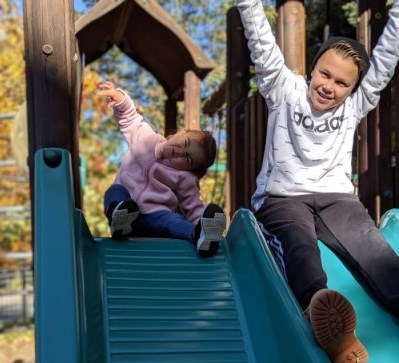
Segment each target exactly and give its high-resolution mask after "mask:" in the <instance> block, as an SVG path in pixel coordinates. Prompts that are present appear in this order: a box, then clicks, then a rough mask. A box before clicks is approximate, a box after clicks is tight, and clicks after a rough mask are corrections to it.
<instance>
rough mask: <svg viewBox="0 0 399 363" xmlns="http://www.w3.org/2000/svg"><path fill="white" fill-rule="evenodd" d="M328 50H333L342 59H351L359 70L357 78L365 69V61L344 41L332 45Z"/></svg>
mask: <svg viewBox="0 0 399 363" xmlns="http://www.w3.org/2000/svg"><path fill="white" fill-rule="evenodd" d="M329 49H332V50H335V51H336V52H337V53H338V54H339V55H341V56H342V57H343V58H344V59H351V60H352V61H353V63H355V65H356V66H357V68H358V70H359V77H360V75H361V74H362V72H363V71H364V70H365V69H366V67H367V64H366V61H365V60H364V59H363V58H362V57H360V55H359V53H358V52H357V51H356V50H355V49H354V48H353V47H352V46H351V45H350V44H349V43H348V42H347V41H345V40H340V41H338V42H336V43H333V44H332V45H331V47H330V48H329Z"/></svg>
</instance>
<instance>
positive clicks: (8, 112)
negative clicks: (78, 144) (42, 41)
mask: <svg viewBox="0 0 399 363" xmlns="http://www.w3.org/2000/svg"><path fill="white" fill-rule="evenodd" d="M0 10H1V11H0V69H1V72H0V84H1V88H0V99H1V103H0V114H1V115H3V117H2V118H1V120H0V134H1V138H0V157H1V160H2V161H3V163H2V166H1V168H0V207H1V208H2V210H1V212H0V213H1V218H0V253H1V251H29V250H30V248H31V233H30V229H31V228H30V213H29V210H30V199H29V184H28V180H27V175H26V159H25V163H24V164H21V165H18V163H15V160H16V159H18V157H19V156H20V155H18V154H16V152H17V151H19V150H21V149H23V148H24V146H26V147H27V145H26V143H27V139H26V133H25V135H22V137H19V135H16V134H15V132H14V131H15V124H16V121H15V120H16V118H15V116H20V118H17V119H18V120H19V119H21V118H23V117H24V116H23V111H24V110H23V108H22V109H21V112H20V113H18V111H19V109H20V108H21V105H22V104H23V102H24V100H25V74H24V70H25V64H24V59H23V50H24V45H23V38H24V37H23V25H22V14H21V13H20V12H19V10H18V8H17V6H16V3H15V2H14V1H4V0H2V1H1V2H0ZM25 121H26V120H25ZM25 125H26V123H25ZM13 142H14V144H13ZM16 143H18V145H16ZM19 166H20V167H22V169H25V171H24V170H21V168H20V167H19ZM24 167H25V168H24ZM0 263H1V261H0Z"/></svg>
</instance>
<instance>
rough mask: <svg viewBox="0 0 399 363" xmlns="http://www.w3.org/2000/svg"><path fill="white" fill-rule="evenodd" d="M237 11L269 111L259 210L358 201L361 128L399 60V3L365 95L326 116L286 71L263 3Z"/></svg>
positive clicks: (257, 0)
mask: <svg viewBox="0 0 399 363" xmlns="http://www.w3.org/2000/svg"><path fill="white" fill-rule="evenodd" d="M236 3H237V6H238V9H239V12H240V16H241V20H242V23H243V25H244V29H245V36H246V37H247V39H248V47H249V50H250V52H251V59H252V62H253V63H254V64H255V70H256V73H257V76H258V87H259V91H260V93H261V94H262V96H263V97H264V98H265V99H266V103H267V106H268V111H269V114H268V126H267V137H266V146H265V151H264V157H263V164H262V169H261V171H260V173H259V175H258V177H257V179H256V183H257V189H256V191H255V193H254V195H253V197H252V206H253V208H254V209H255V210H257V209H259V208H260V206H261V205H262V203H263V201H264V199H265V198H266V197H267V196H268V195H273V196H294V195H300V194H308V193H353V190H354V188H353V184H352V182H351V173H352V166H351V163H352V149H353V140H354V134H355V130H356V127H357V126H358V125H359V123H360V121H361V120H362V119H363V118H364V117H365V116H366V115H367V113H368V112H370V111H371V110H372V109H373V108H375V107H376V106H377V104H378V101H379V98H380V92H381V91H382V90H383V89H384V88H385V87H386V86H387V84H388V83H389V80H390V79H391V77H392V76H393V74H394V71H395V66H396V64H397V62H398V59H399V0H395V1H394V4H393V6H392V9H391V10H390V12H389V19H388V21H387V25H386V26H385V29H384V32H383V34H382V35H381V37H380V39H379V41H378V44H377V45H376V46H375V48H374V50H373V53H372V57H371V59H370V62H371V64H370V69H369V71H368V72H367V74H366V75H365V77H364V79H363V80H362V82H361V84H360V86H359V88H358V89H357V90H356V92H354V93H352V94H351V95H350V96H349V97H348V98H347V99H346V100H345V101H344V102H343V103H342V104H341V105H339V106H337V107H336V108H334V109H331V110H327V111H324V112H321V111H315V110H314V109H313V108H312V107H311V105H310V101H309V98H308V84H307V82H306V80H305V78H304V77H303V76H299V75H295V74H294V73H292V72H291V71H290V70H289V69H288V68H287V67H286V66H285V64H284V58H283V55H282V54H281V52H280V49H279V48H278V46H277V44H276V41H275V37H274V35H273V33H272V31H271V28H270V25H269V22H268V21H267V19H266V16H265V12H264V9H263V5H262V2H261V0H237V1H236Z"/></svg>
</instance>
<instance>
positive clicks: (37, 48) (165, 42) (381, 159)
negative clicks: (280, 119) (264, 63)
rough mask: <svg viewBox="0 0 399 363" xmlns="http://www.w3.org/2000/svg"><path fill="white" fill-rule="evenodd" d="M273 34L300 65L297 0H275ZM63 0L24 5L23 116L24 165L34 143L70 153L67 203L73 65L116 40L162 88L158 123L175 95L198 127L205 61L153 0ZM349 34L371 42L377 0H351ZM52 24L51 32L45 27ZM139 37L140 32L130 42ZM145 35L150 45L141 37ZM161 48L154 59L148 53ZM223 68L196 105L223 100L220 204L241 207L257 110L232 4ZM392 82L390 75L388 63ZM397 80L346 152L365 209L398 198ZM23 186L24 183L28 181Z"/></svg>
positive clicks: (210, 106) (263, 114)
mask: <svg viewBox="0 0 399 363" xmlns="http://www.w3.org/2000/svg"><path fill="white" fill-rule="evenodd" d="M276 7H277V13H278V19H277V29H276V35H277V40H278V43H279V45H280V48H281V49H282V51H283V53H284V55H285V59H286V63H287V65H288V66H289V67H290V68H291V69H293V70H294V71H296V72H297V73H300V74H306V59H305V50H306V43H305V16H306V11H305V7H304V1H303V0H290V1H284V0H279V1H277V3H276ZM73 10H74V9H73V2H72V1H71V0H36V1H26V4H25V11H24V16H25V34H26V35H25V43H26V44H27V47H26V56H25V58H26V64H27V94H28V119H29V125H28V126H29V142H30V144H29V150H30V153H29V154H30V156H29V165H30V166H31V168H30V170H31V182H32V183H33V177H32V172H33V154H34V152H35V151H36V150H37V149H39V148H41V147H48V146H56V147H65V148H66V149H67V150H69V151H70V152H71V154H72V156H73V170H74V180H75V189H76V194H75V195H76V205H77V206H81V190H80V183H79V172H78V170H79V165H78V163H79V146H78V122H79V106H80V101H79V96H80V85H81V76H82V69H83V67H84V66H85V65H86V64H88V63H90V62H92V61H93V60H95V59H97V58H98V57H100V56H101V55H102V54H103V53H105V52H106V51H107V50H108V49H109V48H110V47H111V46H113V45H116V46H118V47H119V48H120V49H121V50H122V51H123V52H125V53H126V54H127V55H128V56H129V57H131V58H132V59H133V60H134V61H136V62H137V63H139V64H141V65H142V66H144V67H145V68H147V69H148V70H149V71H150V72H151V73H152V74H153V75H154V76H155V77H156V78H157V79H158V80H159V82H160V84H161V85H162V86H163V88H164V90H165V93H166V94H167V102H166V104H165V112H164V114H165V130H166V132H167V133H170V132H172V131H173V130H174V129H175V128H176V115H177V108H176V103H177V101H181V100H184V104H185V125H186V126H187V127H191V128H198V127H199V115H200V112H201V108H200V107H201V105H200V98H199V87H200V82H201V80H202V79H203V78H204V77H206V75H207V74H208V73H209V72H211V71H212V69H213V67H214V64H213V62H212V61H211V60H210V59H209V58H208V57H207V56H206V54H205V53H204V52H203V51H202V50H201V49H200V48H199V47H198V46H197V45H196V44H195V43H194V42H193V41H192V40H191V39H190V38H189V37H188V36H187V34H185V33H184V32H183V31H182V29H181V28H180V27H179V26H178V25H177V24H176V23H175V22H174V20H173V19H172V18H171V17H170V16H169V14H167V13H166V12H165V11H164V10H163V9H162V7H160V6H159V4H158V2H157V1H156V0H148V1H144V2H143V1H129V0H120V1H107V0H102V1H100V2H98V3H97V4H96V5H95V6H94V7H93V8H92V9H91V10H90V11H89V12H88V13H87V14H85V15H83V16H82V17H81V18H80V19H78V20H77V21H76V23H74V21H73ZM358 11H359V18H358V20H359V21H358V30H357V33H358V39H359V40H360V41H361V42H362V43H364V44H365V45H366V48H367V49H372V47H373V45H374V44H375V43H376V41H377V39H378V37H379V35H380V33H381V31H382V29H383V26H384V24H385V21H386V15H387V11H386V6H385V2H384V1H378V0H368V1H367V0H358ZM54 29H57V31H54ZM139 39H140V41H138V40H139ZM149 44H152V46H149ZM158 54H162V56H163V57H162V62H159V59H158V58H157V55H158ZM226 61H227V75H226V79H225V81H224V82H223V84H222V85H221V86H220V88H219V90H217V91H216V92H215V94H214V95H213V96H212V97H211V99H209V100H207V102H206V103H205V105H204V106H203V109H202V112H204V113H208V114H212V113H215V112H216V111H217V110H218V109H219V108H220V107H221V106H222V105H223V104H224V103H226V107H227V136H228V137H227V143H228V144H227V145H228V165H227V175H228V183H227V184H228V188H227V190H226V200H227V207H226V210H227V211H228V212H229V213H230V214H231V215H232V214H233V213H234V212H235V211H236V210H237V209H239V208H240V207H246V208H249V207H250V198H251V195H252V193H253V191H254V188H255V179H256V175H257V173H258V170H259V167H260V164H261V162H262V157H263V143H264V136H265V132H266V129H267V125H266V123H265V122H266V120H267V110H266V107H265V104H264V102H263V100H262V99H261V98H260V96H259V95H254V96H252V97H250V98H248V91H249V79H250V73H249V67H250V65H251V61H250V59H249V52H248V48H247V44H246V39H245V37H244V34H243V29H242V27H241V23H240V19H239V14H238V11H237V9H236V8H234V7H233V8H231V9H230V10H229V11H228V13H227V60H226ZM392 82H393V84H394V85H397V84H399V72H396V74H395V76H394V78H393V80H392ZM398 93H399V87H397V86H396V87H392V88H389V87H388V88H387V89H385V90H384V92H383V93H382V95H381V101H380V106H379V107H378V108H377V109H376V110H374V111H373V112H372V113H370V114H369V115H368V116H367V119H366V120H364V121H363V122H362V123H361V125H360V127H359V130H358V142H357V143H355V144H357V150H355V153H354V154H355V155H356V157H357V159H356V160H355V162H356V165H355V167H356V169H357V177H358V193H359V195H360V198H361V200H362V201H363V203H364V205H365V206H366V207H367V208H368V210H369V213H370V215H371V216H372V217H373V218H374V219H375V220H376V222H378V221H379V219H380V217H381V215H382V214H383V213H384V212H385V211H387V210H389V209H391V208H393V207H397V206H398V205H399V178H397V177H396V176H397V173H398V172H397V166H396V160H397V158H398V152H399V142H398V140H397V139H398V136H397V135H398V134H399V105H398V104H397V102H394V100H397V99H398ZM32 185H33V184H32Z"/></svg>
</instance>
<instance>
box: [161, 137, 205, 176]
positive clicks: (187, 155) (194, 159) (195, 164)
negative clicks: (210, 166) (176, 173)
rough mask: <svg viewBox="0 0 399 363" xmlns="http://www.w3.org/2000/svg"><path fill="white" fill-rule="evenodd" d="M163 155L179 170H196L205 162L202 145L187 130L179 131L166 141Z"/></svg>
mask: <svg viewBox="0 0 399 363" xmlns="http://www.w3.org/2000/svg"><path fill="white" fill-rule="evenodd" d="M163 155H164V157H165V158H167V159H168V160H169V162H170V166H171V167H172V168H175V169H178V170H196V169H199V168H200V167H202V166H203V165H204V163H205V155H204V151H203V148H202V146H201V145H200V143H199V142H198V141H196V140H195V138H193V137H192V135H190V133H188V132H186V131H179V132H177V133H176V134H174V135H173V136H171V137H170V138H169V139H168V140H167V141H166V143H165V146H164V149H163Z"/></svg>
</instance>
